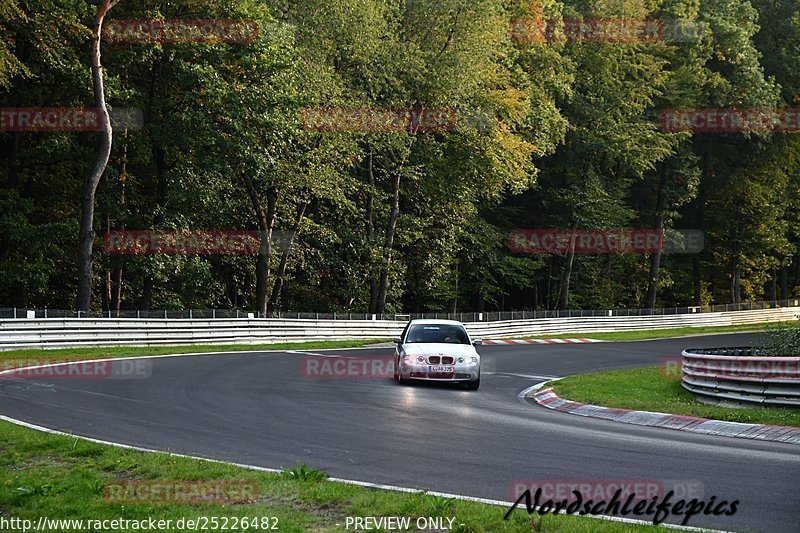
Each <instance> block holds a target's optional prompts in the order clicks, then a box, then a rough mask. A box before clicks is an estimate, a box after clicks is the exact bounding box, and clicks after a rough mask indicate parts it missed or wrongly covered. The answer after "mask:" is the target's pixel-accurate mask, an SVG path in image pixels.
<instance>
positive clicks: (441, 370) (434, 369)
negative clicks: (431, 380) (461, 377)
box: [428, 366, 456, 374]
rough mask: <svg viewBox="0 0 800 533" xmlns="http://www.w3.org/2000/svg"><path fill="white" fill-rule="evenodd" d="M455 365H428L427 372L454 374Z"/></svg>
mask: <svg viewBox="0 0 800 533" xmlns="http://www.w3.org/2000/svg"><path fill="white" fill-rule="evenodd" d="M455 371H456V367H454V366H429V367H428V372H430V373H431V374H454V373H455Z"/></svg>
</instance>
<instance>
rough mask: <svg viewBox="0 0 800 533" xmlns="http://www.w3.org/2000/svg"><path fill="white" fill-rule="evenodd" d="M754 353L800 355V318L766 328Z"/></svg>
mask: <svg viewBox="0 0 800 533" xmlns="http://www.w3.org/2000/svg"><path fill="white" fill-rule="evenodd" d="M755 353H756V355H765V356H771V357H779V356H785V357H800V320H798V321H794V322H788V323H784V324H780V325H777V326H774V327H771V328H770V329H768V330H767V331H766V333H764V335H763V337H762V338H761V342H760V344H759V348H758V349H756V350H755Z"/></svg>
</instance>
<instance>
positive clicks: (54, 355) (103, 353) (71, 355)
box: [0, 339, 391, 370]
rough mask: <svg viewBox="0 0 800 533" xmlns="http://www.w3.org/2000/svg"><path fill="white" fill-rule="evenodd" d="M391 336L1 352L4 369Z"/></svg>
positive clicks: (347, 344) (313, 346)
mask: <svg viewBox="0 0 800 533" xmlns="http://www.w3.org/2000/svg"><path fill="white" fill-rule="evenodd" d="M390 340H391V339H369V340H345V341H309V342H295V343H291V342H286V343H280V344H225V345H211V344H202V345H184V346H138V347H137V346H119V347H108V348H94V347H92V348H90V347H86V348H58V349H53V350H50V349H48V350H43V349H41V348H34V349H31V348H28V349H23V350H6V351H2V352H0V370H4V369H9V368H14V367H16V366H20V365H34V364H36V363H37V362H40V363H41V364H45V363H50V362H59V361H82V360H87V359H111V358H119V357H141V356H147V355H166V354H182V353H208V352H243V351H280V350H322V349H335V348H360V347H362V346H368V345H370V344H378V343H382V342H389V341H390Z"/></svg>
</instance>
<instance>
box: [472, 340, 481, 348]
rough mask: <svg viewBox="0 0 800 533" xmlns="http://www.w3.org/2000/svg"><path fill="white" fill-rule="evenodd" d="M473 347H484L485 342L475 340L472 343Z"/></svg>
mask: <svg viewBox="0 0 800 533" xmlns="http://www.w3.org/2000/svg"><path fill="white" fill-rule="evenodd" d="M472 345H473V346H482V345H483V341H482V340H480V339H477V340H474V341H472Z"/></svg>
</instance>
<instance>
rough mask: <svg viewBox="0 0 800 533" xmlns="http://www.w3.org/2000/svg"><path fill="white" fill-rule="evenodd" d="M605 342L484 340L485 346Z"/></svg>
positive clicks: (576, 340) (581, 340)
mask: <svg viewBox="0 0 800 533" xmlns="http://www.w3.org/2000/svg"><path fill="white" fill-rule="evenodd" d="M590 342H603V341H598V340H596V339H515V340H486V339H484V340H483V344H490V345H492V344H498V345H500V344H587V343H590Z"/></svg>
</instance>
